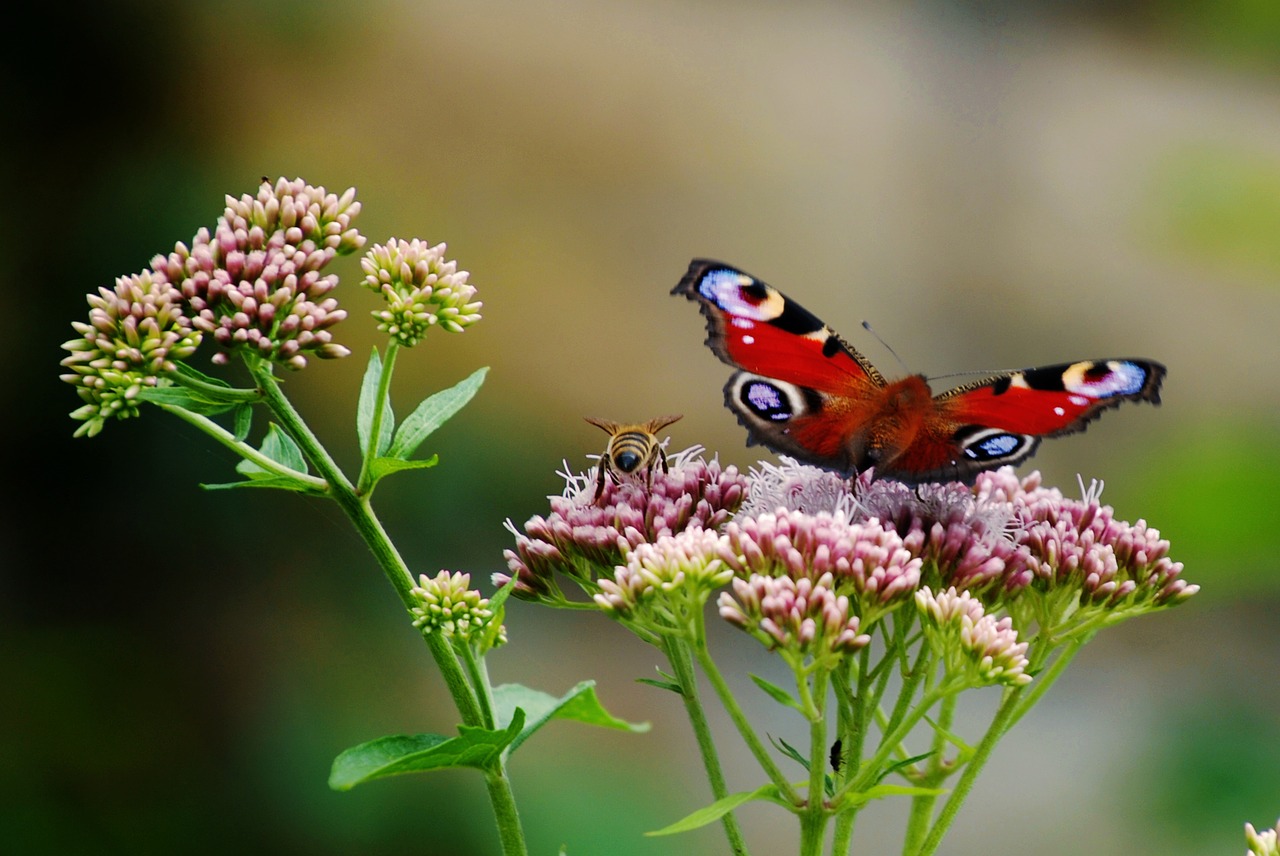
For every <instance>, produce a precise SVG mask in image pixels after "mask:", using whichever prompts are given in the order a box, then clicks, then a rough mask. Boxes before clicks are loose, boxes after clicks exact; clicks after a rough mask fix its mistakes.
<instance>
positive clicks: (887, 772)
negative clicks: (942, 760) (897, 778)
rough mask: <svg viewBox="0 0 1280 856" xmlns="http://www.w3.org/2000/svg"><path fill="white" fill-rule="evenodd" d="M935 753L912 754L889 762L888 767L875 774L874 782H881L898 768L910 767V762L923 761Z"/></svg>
mask: <svg viewBox="0 0 1280 856" xmlns="http://www.w3.org/2000/svg"><path fill="white" fill-rule="evenodd" d="M936 754H937V753H936V752H925V753H924V754H923V755H912V756H911V757H910V758H903V759H902V760H901V761H896V762H894V763H893V764H890V765H889V766H888V767H886V768H885V770H884V772H882V773H881V774H880V775H879V776H876V784H879V783H880V782H883V781H884V780H885V779H886V778H887V777H889V776H891V775H893V774H894V773H896V772H898V771H899V770H903V769H905V768H907V767H910V766H911V765H912V764H914V763H916V762H917V761H923V760H925V759H926V758H928V757H930V756H932V755H936Z"/></svg>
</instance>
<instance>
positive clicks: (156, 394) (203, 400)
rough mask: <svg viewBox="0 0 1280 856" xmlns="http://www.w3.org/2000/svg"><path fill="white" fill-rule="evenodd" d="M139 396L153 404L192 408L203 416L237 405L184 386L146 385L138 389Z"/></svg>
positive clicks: (214, 414) (224, 410)
mask: <svg viewBox="0 0 1280 856" xmlns="http://www.w3.org/2000/svg"><path fill="white" fill-rule="evenodd" d="M138 398H140V399H142V400H143V401H150V402H151V403H152V404H168V405H171V406H173V407H181V408H182V409H183V410H190V411H191V412H192V413H199V414H201V415H203V416H216V415H217V414H219V413H225V412H227V411H228V410H230V409H231V408H232V407H235V403H234V402H226V401H214V400H213V399H211V398H209V397H208V396H206V395H202V394H201V393H198V392H195V391H193V390H190V389H187V388H186V387H182V386H149V387H144V388H143V389H141V390H139V391H138Z"/></svg>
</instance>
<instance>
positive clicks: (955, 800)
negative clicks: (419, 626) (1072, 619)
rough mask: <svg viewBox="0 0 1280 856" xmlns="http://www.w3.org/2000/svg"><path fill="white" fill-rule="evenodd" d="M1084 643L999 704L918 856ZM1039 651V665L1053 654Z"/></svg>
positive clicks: (1073, 643) (933, 843)
mask: <svg viewBox="0 0 1280 856" xmlns="http://www.w3.org/2000/svg"><path fill="white" fill-rule="evenodd" d="M1087 641H1088V637H1085V638H1076V639H1072V640H1070V641H1069V642H1067V643H1066V645H1065V646H1064V647H1063V649H1062V651H1061V653H1059V655H1058V656H1057V658H1056V659H1054V661H1053V663H1052V664H1051V665H1050V666H1049V667H1048V668H1047V669H1043V670H1041V671H1040V673H1039V674H1037V675H1036V678H1035V681H1034V686H1032V689H1031V691H1030V692H1027V693H1023V690H1024V689H1026V687H1025V686H1023V687H1017V688H1015V689H1011V690H1009V691H1008V692H1007V693H1006V695H1005V698H1004V701H1002V702H1001V704H1000V708H999V709H998V710H997V711H996V716H995V719H993V720H992V722H991V726H990V728H988V729H987V733H986V735H985V736H984V737H983V738H982V742H981V743H979V744H978V748H977V750H976V751H975V752H974V755H973V757H972V758H971V759H970V760H969V764H968V766H967V767H966V768H965V771H964V772H963V773H962V774H961V775H960V778H959V780H958V781H957V782H956V787H955V789H954V790H953V791H952V792H951V796H950V797H948V798H947V801H946V803H945V804H944V805H943V806H942V812H941V814H939V815H938V819H937V821H936V822H935V823H934V825H933V828H932V829H931V830H930V831H929V837H928V838H926V839H925V841H924V844H922V845H921V846H920V849H919V850H918V851H917V853H918V856H931V854H932V853H934V852H935V851H936V850H937V849H938V845H939V844H941V842H942V837H943V836H944V835H946V833H947V829H949V828H950V826H951V823H952V821H954V820H955V818H956V815H957V814H958V813H959V811H960V806H961V805H962V804H963V803H964V800H965V797H967V796H968V795H969V791H970V790H971V789H972V788H973V784H974V782H975V781H976V780H977V778H978V774H979V773H980V772H982V767H983V765H985V764H986V763H987V760H988V759H989V758H990V757H991V753H992V751H993V750H994V749H995V746H996V743H998V742H999V740H1000V738H1001V737H1003V736H1004V735H1005V734H1007V733H1008V731H1009V729H1010V728H1012V727H1013V725H1014V724H1015V723H1016V722H1017V721H1018V720H1019V719H1021V718H1022V717H1023V716H1024V715H1026V713H1027V711H1029V710H1030V709H1031V708H1032V707H1033V706H1035V703H1036V702H1037V701H1039V700H1040V698H1041V697H1042V696H1043V695H1044V694H1045V693H1046V692H1047V691H1048V690H1049V687H1051V686H1053V684H1054V682H1055V681H1057V680H1058V678H1059V677H1061V676H1062V673H1063V671H1065V670H1066V668H1067V665H1068V664H1069V663H1070V662H1071V661H1072V660H1073V659H1074V658H1075V656H1076V654H1078V653H1079V652H1080V649H1081V648H1082V647H1084V644H1085V642H1087ZM1042 651H1043V653H1042V654H1041V656H1040V657H1039V658H1037V659H1039V660H1040V661H1041V662H1043V661H1044V659H1045V658H1047V657H1048V656H1049V655H1050V654H1051V653H1052V651H1051V649H1050V648H1049V647H1048V646H1046V647H1045V648H1043V649H1042Z"/></svg>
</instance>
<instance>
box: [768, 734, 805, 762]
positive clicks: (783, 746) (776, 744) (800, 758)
mask: <svg viewBox="0 0 1280 856" xmlns="http://www.w3.org/2000/svg"><path fill="white" fill-rule="evenodd" d="M765 736H766V737H768V738H769V742H770V743H772V744H773V748H774V749H777V750H778V751H779V752H781V753H782V754H783V755H786V756H787V757H788V758H790V759H791V760H792V761H795V762H796V763H797V764H799V765H800V766H801V767H804V768H805V769H806V770H807V769H809V759H808V758H806V757H805V756H804V755H801V754H800V751H799V750H798V749H796V748H795V747H794V746H792V745H791V744H790V743H788V742H787V741H785V740H783V739H782V738H781V737H779V738H777V739H776V740H775V739H774V737H773V735H772V734H767V735H765Z"/></svg>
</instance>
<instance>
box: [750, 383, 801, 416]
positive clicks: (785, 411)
mask: <svg viewBox="0 0 1280 856" xmlns="http://www.w3.org/2000/svg"><path fill="white" fill-rule="evenodd" d="M742 403H743V404H745V405H746V406H747V407H749V408H751V412H753V413H755V414H756V415H757V416H759V417H761V418H762V419H768V420H770V421H771V422H785V421H786V420H788V419H790V418H791V417H792V416H793V415H794V413H793V412H792V408H791V402H790V401H788V400H787V396H786V395H785V394H784V393H783V391H782V390H780V389H778V387H776V386H774V385H773V384H771V383H765V382H764V381H754V382H752V383H748V384H746V385H745V386H743V388H742Z"/></svg>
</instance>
